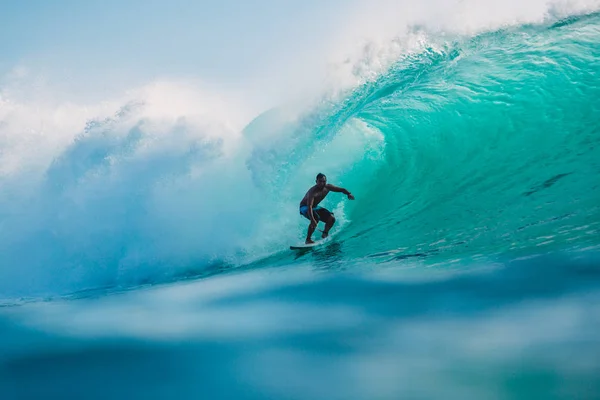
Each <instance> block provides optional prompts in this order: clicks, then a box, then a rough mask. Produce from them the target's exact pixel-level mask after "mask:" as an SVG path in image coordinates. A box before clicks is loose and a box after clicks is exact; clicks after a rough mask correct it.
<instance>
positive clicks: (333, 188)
mask: <svg viewBox="0 0 600 400" xmlns="http://www.w3.org/2000/svg"><path fill="white" fill-rule="evenodd" d="M327 189H329V190H331V191H332V192H338V193H344V194H345V195H346V196H348V198H349V199H350V200H354V196H352V193H350V192H349V191H348V190H346V189H344V188H341V187H338V186H335V185H332V184H330V183H328V184H327Z"/></svg>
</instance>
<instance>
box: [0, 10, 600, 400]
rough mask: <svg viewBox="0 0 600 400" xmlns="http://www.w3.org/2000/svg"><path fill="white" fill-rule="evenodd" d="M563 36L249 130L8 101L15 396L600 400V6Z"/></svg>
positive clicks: (388, 75)
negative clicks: (323, 185)
mask: <svg viewBox="0 0 600 400" xmlns="http://www.w3.org/2000/svg"><path fill="white" fill-rule="evenodd" d="M442 3H443V4H446V3H445V2H440V4H442ZM459 3H460V4H463V2H459ZM509 3H510V2H509ZM568 3H569V4H571V3H573V4H584V3H585V4H587V3H586V1H584V0H582V1H579V2H568ZM427 4H429V3H427ZM448 4H449V6H448V7H450V8H451V7H452V6H453V5H454V3H451V2H449V3H448ZM465 4H466V3H465ZM477 4H479V3H477ZM494 4H497V3H494ZM548 4H550V2H543V1H540V2H535V4H534V5H536V7H538V8H543V9H544V10H546V8H547V6H548ZM552 4H554V3H552ZM561 4H562V3H561ZM585 4H584V5H585ZM590 4H592V6H593V7H592V9H593V10H597V9H598V5H597V3H593V2H590ZM467 8H468V7H467ZM484 8H485V7H484ZM507 8H508V10H507V13H508V14H510V12H511V10H510V4H509V6H507ZM533 8H535V7H533ZM498 9H500V8H498ZM519 10H521V7H520V5H519ZM512 11H514V12H515V13H517V11H518V10H516V11H515V10H512ZM544 12H545V11H544ZM459 14H460V13H459ZM460 15H462V14H460ZM508 19H509V20H511V18H508ZM545 21H546V22H545V23H538V24H531V25H523V24H520V25H516V24H514V23H513V24H510V25H506V26H504V27H503V28H502V29H496V26H494V29H493V30H490V29H488V30H487V31H484V32H481V31H478V33H477V34H476V35H473V34H471V35H464V34H463V35H458V34H457V35H452V34H450V33H449V32H439V31H437V33H432V31H431V30H427V29H425V28H419V27H414V28H411V31H410V32H409V34H408V35H405V36H402V37H401V38H397V39H395V40H396V41H395V42H394V43H392V44H390V46H392V47H394V48H395V49H398V48H400V49H402V51H399V52H396V53H394V52H386V51H382V52H378V51H374V50H373V48H374V47H371V46H369V45H367V46H366V47H365V49H364V52H362V53H360V54H361V55H360V56H359V58H358V59H357V60H352V61H348V62H347V63H343V64H344V68H348V70H349V71H350V76H351V77H352V78H353V80H351V83H350V84H344V85H342V84H340V85H334V84H330V82H328V83H327V84H324V87H323V88H322V90H320V91H319V93H318V95H316V96H313V97H310V98H309V100H307V99H306V98H302V99H295V100H294V102H291V103H286V104H283V105H281V106H278V107H275V108H272V109H269V110H268V111H266V112H263V111H262V110H264V109H261V111H257V112H254V113H250V115H249V116H245V117H244V118H241V117H239V118H238V116H237V109H236V107H234V106H233V105H232V103H231V102H228V101H223V102H220V101H218V100H219V99H220V98H219V97H218V96H213V95H212V94H207V93H205V92H202V90H196V88H195V87H190V86H189V85H188V84H187V83H184V84H179V83H173V82H159V83H156V84H153V85H149V86H148V87H145V88H143V89H142V90H140V91H139V92H136V93H134V95H133V96H132V97H131V98H127V99H126V100H127V101H117V102H115V104H112V105H111V106H110V107H108V106H107V107H104V105H101V106H97V107H88V106H82V107H78V106H76V105H73V104H67V105H62V106H61V107H58V108H54V109H51V110H50V111H48V110H47V109H45V108H44V107H42V106H39V105H38V104H33V105H30V104H29V105H28V104H26V103H23V102H19V100H18V99H17V98H16V97H11V93H10V91H9V90H0V144H1V145H2V147H1V149H0V188H1V189H2V190H1V191H0V337H1V338H2V340H1V341H0V397H1V398H3V399H4V398H7V399H11V400H12V399H30V398H31V399H37V398H60V399H65V398H74V399H79V398H92V399H95V398H98V399H105V398H127V399H131V398H164V399H170V398H172V397H173V395H174V393H175V394H176V395H177V396H178V397H182V398H198V397H202V396H204V397H209V398H227V399H229V398H235V399H264V398H289V399H375V398H377V399H398V398H440V399H447V398H461V399H462V398H465V399H488V398H493V399H496V398H497V399H530V398H568V399H571V398H585V399H593V398H600V385H599V381H598V376H600V340H599V337H598V332H599V331H600V308H599V305H600V257H599V255H600V251H599V250H600V179H599V177H600V118H599V116H600V14H598V13H591V14H585V15H579V14H577V15H574V16H571V17H568V18H565V19H557V18H546V20H545ZM484 25H485V24H484ZM403 41H405V42H403ZM409 42H410V43H409ZM389 54H396V55H395V56H394V57H392V59H391V60H390V58H389ZM355 61H356V62H355ZM374 67H377V68H374ZM340 68H341V67H340ZM299 79H300V78H299ZM0 89H2V88H1V87H0ZM199 92H201V94H198V93H199ZM23 121H25V122H23ZM65 121H66V122H65ZM248 121H250V122H248ZM319 172H322V173H325V174H326V175H327V177H328V181H329V182H331V183H334V184H336V185H339V186H343V187H345V188H347V189H349V190H350V191H351V192H352V193H353V194H354V196H355V197H356V199H355V200H354V201H350V200H348V199H346V198H345V196H343V195H340V194H339V193H330V194H329V195H328V197H327V198H326V199H325V200H324V202H323V203H322V205H324V206H325V207H327V208H328V209H331V210H332V211H333V212H334V213H335V216H336V220H337V223H336V225H335V226H334V228H333V230H332V231H331V232H332V240H331V241H329V242H327V244H323V245H322V246H319V247H315V248H312V249H308V250H306V249H305V250H300V251H291V250H290V249H289V246H290V245H291V244H295V243H298V242H301V241H303V240H304V236H305V232H306V229H307V227H308V221H307V220H306V219H304V218H303V217H301V216H300V214H299V212H298V206H299V202H300V199H301V198H302V196H303V195H304V193H305V192H306V190H307V189H308V188H309V187H310V186H311V185H312V184H313V182H314V180H315V176H316V175H317V173H319Z"/></svg>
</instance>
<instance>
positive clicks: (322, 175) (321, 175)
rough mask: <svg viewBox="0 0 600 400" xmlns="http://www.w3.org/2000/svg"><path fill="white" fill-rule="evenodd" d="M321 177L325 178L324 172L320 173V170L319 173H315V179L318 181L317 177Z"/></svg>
mask: <svg viewBox="0 0 600 400" xmlns="http://www.w3.org/2000/svg"><path fill="white" fill-rule="evenodd" d="M321 178H326V176H325V174H322V173H320V172H319V173H318V174H317V179H316V180H317V181H318V180H319V179H321Z"/></svg>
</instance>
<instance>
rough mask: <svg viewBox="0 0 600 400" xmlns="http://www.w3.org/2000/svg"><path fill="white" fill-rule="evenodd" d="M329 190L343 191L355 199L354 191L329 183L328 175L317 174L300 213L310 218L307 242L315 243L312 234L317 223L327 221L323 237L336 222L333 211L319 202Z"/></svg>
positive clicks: (302, 202) (303, 201) (302, 203)
mask: <svg viewBox="0 0 600 400" xmlns="http://www.w3.org/2000/svg"><path fill="white" fill-rule="evenodd" d="M329 192H341V193H344V194H345V195H347V196H348V198H349V199H350V200H354V196H352V193H350V192H349V191H347V190H346V189H344V188H341V187H337V186H333V185H331V184H328V183H327V177H326V176H325V175H323V174H318V175H317V184H316V185H315V186H313V187H311V188H310V189H308V192H306V194H305V195H304V198H303V199H302V201H301V202H300V214H302V215H303V216H304V217H306V218H308V219H309V220H310V225H309V226H308V235H307V236H306V242H305V243H306V244H311V243H314V242H313V240H312V234H313V232H314V231H315V229H316V228H317V223H318V222H319V221H323V222H324V223H325V230H324V231H323V235H322V237H323V238H326V237H327V235H329V230H330V229H331V227H332V226H333V224H334V223H335V218H334V216H333V213H332V212H331V211H329V210H327V209H326V208H323V207H319V206H318V204H319V203H320V202H321V201H322V200H323V199H324V198H325V196H327V194H328V193H329Z"/></svg>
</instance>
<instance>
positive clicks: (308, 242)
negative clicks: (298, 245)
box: [304, 239, 315, 244]
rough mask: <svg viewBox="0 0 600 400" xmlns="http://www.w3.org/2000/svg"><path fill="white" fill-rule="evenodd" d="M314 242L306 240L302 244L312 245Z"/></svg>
mask: <svg viewBox="0 0 600 400" xmlns="http://www.w3.org/2000/svg"><path fill="white" fill-rule="evenodd" d="M314 243H315V242H313V241H312V239H306V242H304V244H314Z"/></svg>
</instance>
